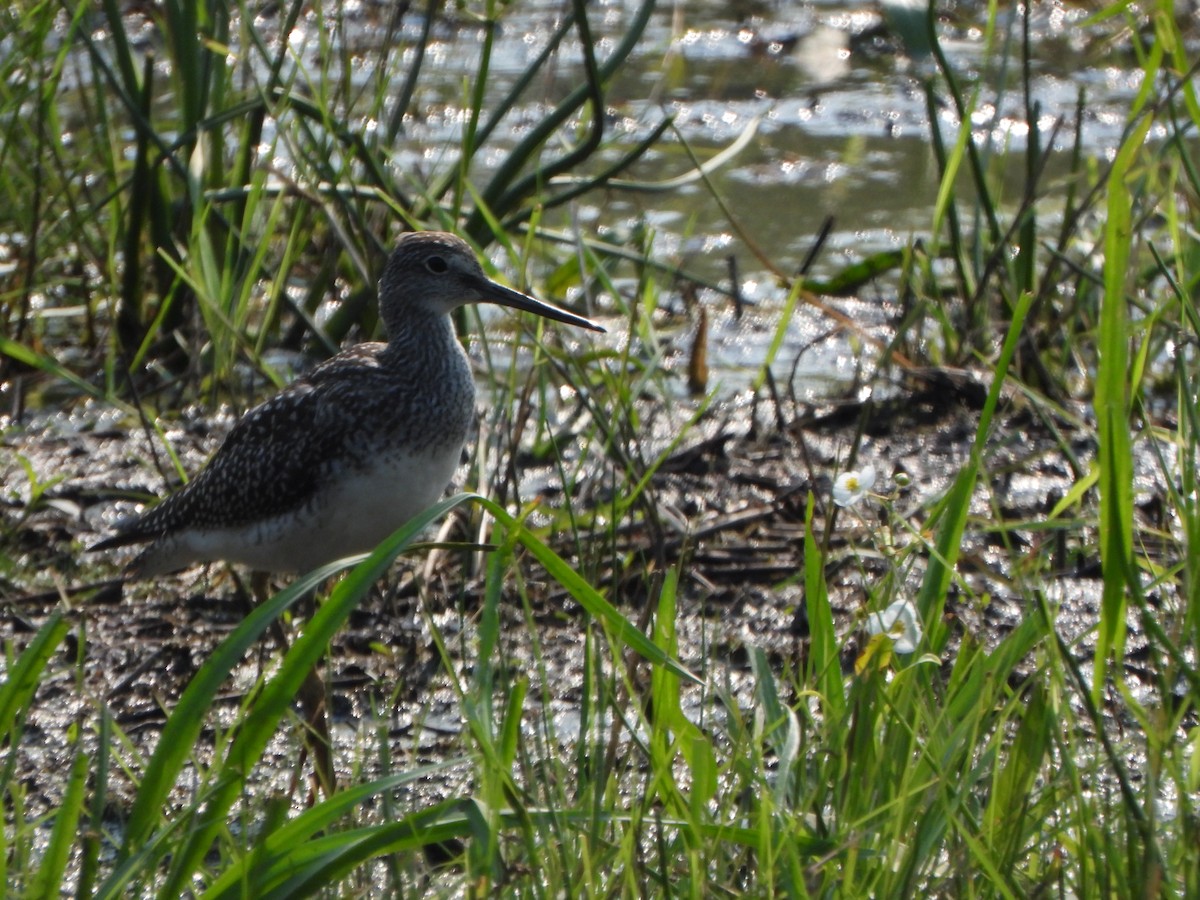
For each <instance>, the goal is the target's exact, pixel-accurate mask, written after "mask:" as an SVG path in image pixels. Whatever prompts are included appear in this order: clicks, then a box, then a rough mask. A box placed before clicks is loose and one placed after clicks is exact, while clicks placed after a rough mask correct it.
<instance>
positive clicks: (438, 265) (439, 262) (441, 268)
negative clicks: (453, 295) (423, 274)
mask: <svg viewBox="0 0 1200 900" xmlns="http://www.w3.org/2000/svg"><path fill="white" fill-rule="evenodd" d="M425 268H427V269H428V270H429V271H430V272H432V273H433V274H434V275H445V274H446V272H447V271H449V269H450V267H449V266H448V265H446V260H445V259H443V258H442V257H440V256H430V257H428V258H427V259H426V260H425Z"/></svg>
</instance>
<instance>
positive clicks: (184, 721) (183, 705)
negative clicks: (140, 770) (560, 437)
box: [97, 495, 465, 897]
mask: <svg viewBox="0 0 1200 900" xmlns="http://www.w3.org/2000/svg"><path fill="white" fill-rule="evenodd" d="M463 499H465V498H464V496H463V495H459V496H458V497H454V498H451V499H450V500H446V501H444V502H443V503H440V504H438V505H436V506H434V507H431V508H430V509H429V510H427V511H426V512H425V513H424V514H423V515H421V516H419V517H418V518H417V519H414V520H413V522H411V523H409V525H408V526H406V527H405V528H404V529H401V531H400V532H397V534H396V535H394V536H393V539H391V540H389V541H388V542H386V543H385V544H384V545H383V546H381V547H380V548H379V550H378V551H377V552H376V553H375V554H372V556H371V557H369V558H368V560H367V561H366V562H364V563H363V564H361V565H360V566H359V567H358V568H357V569H356V570H355V574H356V575H359V577H358V578H353V577H352V581H353V584H354V585H355V586H361V581H362V577H363V576H362V573H364V572H369V573H370V574H372V575H374V574H376V573H377V572H378V570H379V569H380V568H381V567H383V566H386V564H387V563H381V560H382V559H383V557H384V556H386V555H387V554H388V553H390V554H391V556H390V557H388V560H387V562H388V563H390V560H391V558H394V557H395V555H397V554H398V553H399V552H400V551H401V550H402V549H403V548H404V547H405V546H407V544H408V543H409V542H411V540H412V538H413V537H414V536H415V535H416V534H418V533H420V531H421V529H423V528H424V527H425V526H426V525H427V524H428V523H429V522H431V521H433V519H435V518H437V517H438V516H440V515H443V514H444V513H445V512H447V511H448V510H449V509H451V508H452V507H453V506H455V505H457V504H458V503H461V502H462V501H463ZM347 565H349V563H348V562H347V561H341V562H337V563H332V564H330V565H328V566H324V567H322V568H321V569H318V570H317V571H315V572H312V573H310V574H309V575H306V576H304V577H303V578H301V579H299V580H297V581H296V582H295V583H294V584H292V585H291V586H289V587H288V588H287V589H286V590H284V591H281V592H280V593H279V594H277V595H276V596H275V597H272V598H271V599H270V600H268V601H267V602H266V603H264V604H262V605H261V606H259V607H258V608H256V609H255V610H254V611H253V612H252V613H251V614H250V615H249V616H247V617H246V619H245V621H243V622H242V624H241V625H239V626H238V628H237V629H236V630H235V631H234V632H233V633H232V634H231V635H230V636H229V637H228V638H226V639H225V640H224V641H223V642H222V643H221V645H220V647H218V648H217V650H216V651H215V652H214V653H213V655H212V657H210V658H209V660H208V661H207V662H206V663H205V664H204V665H203V666H202V667H201V668H200V671H199V672H197V674H196V676H195V677H194V678H193V679H192V681H191V683H190V684H189V685H188V687H187V689H186V690H185V691H184V692H183V695H182V696H181V697H180V699H179V703H178V704H177V705H176V707H175V710H174V711H173V712H172V714H171V717H170V718H169V719H168V720H167V724H166V725H165V726H164V728H163V732H162V735H161V736H160V738H159V742H158V746H157V747H156V748H155V751H154V755H153V756H152V757H151V759H150V762H149V763H148V764H147V767H146V771H145V774H144V775H143V777H142V783H141V785H140V786H139V788H138V794H137V797H136V799H135V800H134V806H133V810H132V812H131V813H130V817H129V824H128V826H127V828H126V832H125V841H124V843H123V844H122V847H121V850H120V853H119V855H118V864H117V866H116V868H115V869H114V871H113V873H112V875H111V876H110V877H109V879H108V880H107V882H106V883H105V884H104V885H103V886H102V887H101V889H100V890H99V892H98V894H97V896H98V897H117V896H121V895H122V893H123V892H124V889H125V887H126V886H127V884H128V882H129V881H130V880H131V879H133V878H136V877H137V876H138V873H139V872H140V871H143V870H144V869H146V868H152V867H154V866H156V865H157V862H158V860H159V859H161V857H162V856H163V855H164V854H165V853H167V852H173V853H174V855H175V858H176V862H177V864H178V863H179V862H180V861H181V860H182V859H183V856H182V855H181V853H180V849H181V848H179V847H178V846H175V845H174V842H171V841H163V840H161V838H162V836H163V834H164V833H165V832H159V833H158V834H157V835H155V829H156V828H157V827H158V825H159V823H160V821H161V818H162V811H163V808H164V807H165V805H166V798H167V795H168V794H169V792H170V791H171V789H172V788H173V787H174V785H175V784H176V783H177V781H178V779H179V773H180V771H181V770H182V768H183V766H184V763H185V762H186V760H187V758H188V757H189V756H190V754H191V753H192V751H193V748H194V746H195V742H196V739H197V738H198V736H199V733H200V729H201V728H202V727H203V725H204V723H205V721H206V720H207V713H208V710H209V709H210V708H211V706H212V703H213V699H214V697H215V696H216V693H217V690H218V689H219V688H220V687H221V685H222V684H224V682H225V680H226V679H227V677H228V676H229V673H230V672H231V671H232V669H233V667H234V666H236V665H237V664H238V662H240V661H241V659H242V658H243V657H244V656H245V653H246V651H247V650H248V649H249V648H250V647H251V645H253V644H254V642H255V641H257V640H258V638H259V637H260V636H261V635H262V633H263V631H265V630H266V629H267V627H268V626H269V625H270V623H271V621H272V620H273V619H275V618H276V617H278V616H279V615H280V614H281V613H282V612H283V611H284V610H286V609H288V608H289V607H290V606H291V605H292V604H293V603H295V602H296V601H297V600H298V599H299V598H300V597H302V596H304V595H305V594H306V593H307V592H309V591H311V590H312V589H314V588H315V587H317V586H318V585H320V584H321V583H322V582H324V581H325V580H327V579H328V578H330V577H332V576H333V575H335V574H337V573H338V572H340V571H341V570H343V569H344V568H346V567H347ZM345 593H346V592H345V591H343V592H342V594H341V596H343V597H344V596H345ZM335 596H338V594H337V593H336V592H335ZM332 599H333V598H331V601H332ZM330 605H331V604H326V607H328V606H330ZM349 606H350V608H352V603H351V604H350V605H349ZM341 609H342V608H341V607H338V611H341ZM324 611H325V607H322V611H321V612H324ZM345 614H347V615H348V614H349V608H346V609H345ZM319 615H321V613H318V616H319ZM329 615H331V614H326V616H327V617H328V616H329ZM316 620H317V616H314V623H316ZM312 627H313V626H312V624H310V628H309V629H307V630H306V632H305V635H304V636H302V637H301V639H300V640H299V641H297V642H296V645H294V646H293V647H292V651H291V652H290V653H289V654H288V657H286V659H285V664H284V666H283V667H282V668H281V670H280V672H279V673H277V674H276V676H275V677H274V678H273V679H272V682H271V684H272V685H276V688H275V690H274V692H273V693H272V694H271V696H270V697H267V696H266V695H267V692H268V691H270V690H271V686H270V685H268V689H267V690H265V691H264V695H263V696H260V698H259V701H258V703H257V704H256V706H255V709H254V710H253V711H251V713H250V714H249V715H248V716H247V719H246V721H245V722H243V729H242V732H241V733H240V734H239V736H238V738H237V739H235V741H234V746H233V747H231V748H230V755H229V757H228V760H238V761H239V762H241V763H243V764H244V762H245V760H246V759H247V758H249V756H250V755H251V754H249V753H248V752H247V750H248V748H247V746H246V732H247V730H249V731H250V733H251V734H252V735H253V737H254V738H255V739H256V741H264V742H265V740H266V739H269V734H268V735H267V737H266V738H263V734H264V732H265V731H267V729H268V726H267V723H266V721H265V719H266V718H270V719H271V721H272V722H273V723H277V722H278V716H281V715H282V713H283V710H284V709H286V706H287V703H288V702H290V696H291V695H289V696H288V698H286V699H282V700H281V699H280V697H279V696H278V695H279V688H278V684H279V682H280V680H281V678H284V679H287V678H292V677H301V678H302V677H303V675H304V674H305V673H306V672H307V669H306V670H305V671H304V672H301V673H300V674H299V675H296V670H297V669H298V668H299V666H298V665H290V666H289V664H288V663H287V662H286V660H290V659H295V658H296V656H297V655H298V654H299V653H305V654H307V653H310V652H311V643H312V641H311V640H309V641H307V642H306V641H305V638H307V637H308V635H309V632H311V631H312ZM297 648H300V649H299V650H298V649H297ZM317 655H318V656H319V651H318V652H317ZM293 694H294V691H293ZM267 701H271V702H273V703H274V705H272V706H270V714H268V713H264V712H263V710H264V709H265V708H267V707H268V702H267ZM281 707H282V708H281ZM276 712H277V713H278V715H274V714H275V713H276ZM250 723H253V724H255V725H256V726H257V727H256V728H248V726H249V724H250ZM273 730H274V724H271V725H270V731H271V733H273ZM235 751H236V752H237V754H238V755H234V754H235ZM239 756H240V759H239ZM226 771H227V772H228V771H229V769H228V768H227V769H226ZM247 774H248V770H247V769H243V770H242V771H241V772H240V777H234V778H231V779H228V780H226V781H223V782H221V786H220V787H219V788H218V792H221V791H223V792H224V794H228V791H229V786H230V785H232V786H233V789H234V790H235V792H236V790H237V789H238V787H239V786H240V785H241V784H242V783H243V781H244V779H245V777H246V775H247ZM218 799H219V798H218V797H215V796H214V797H213V798H210V804H211V803H215V802H217V800H218ZM211 808H212V807H211V806H210V809H211ZM181 818H182V817H181ZM223 818H224V817H223V815H221V816H220V818H219V819H218V820H216V824H219V822H220V821H223ZM208 821H209V822H210V823H212V822H213V821H214V820H212V819H210V820H208ZM178 824H179V821H178V820H177V821H176V822H175V823H173V824H172V826H171V827H176V826H178ZM214 827H215V825H214ZM199 830H200V831H204V832H206V833H207V832H209V831H210V830H211V829H210V828H201V829H199ZM152 835H154V837H153V840H151V836H152ZM195 838H196V835H195V834H193V840H192V841H190V842H189V844H190V846H192V847H193V848H195V847H196V846H197V843H196V840H195ZM210 843H211V838H210ZM206 849H207V848H206ZM200 856H201V857H202V856H203V851H202V852H201V853H200ZM192 862H193V863H194V860H193V861H192ZM176 871H177V872H178V871H179V869H178V868H177V869H176Z"/></svg>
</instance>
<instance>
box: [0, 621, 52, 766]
mask: <svg viewBox="0 0 1200 900" xmlns="http://www.w3.org/2000/svg"><path fill="white" fill-rule="evenodd" d="M68 627H69V626H68V625H67V622H66V621H65V620H64V619H63V614H62V612H61V611H55V612H54V614H53V615H51V616H50V618H49V619H47V620H46V623H45V624H44V625H43V626H42V627H41V629H40V630H39V631H38V633H37V634H36V635H35V636H34V638H33V640H32V641H30V642H29V646H28V647H26V648H25V650H24V652H22V653H21V655H20V656H19V657H17V661H16V663H15V664H14V665H13V667H12V668H11V669H10V670H9V673H8V678H6V679H5V680H4V682H3V683H0V743H5V744H9V745H10V746H11V744H12V739H11V732H12V730H13V725H14V724H15V723H16V721H17V717H18V715H19V714H20V713H21V711H22V710H24V709H25V708H26V707H27V706H28V705H29V700H30V698H31V697H33V694H34V692H35V691H36V690H37V688H38V685H39V684H40V683H41V680H40V679H41V674H42V670H43V669H44V668H45V667H46V663H47V662H48V661H49V660H50V657H51V656H53V655H54V651H55V650H57V649H58V645H59V644H60V643H62V639H63V638H64V637H66V634H67V628H68Z"/></svg>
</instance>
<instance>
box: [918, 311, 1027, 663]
mask: <svg viewBox="0 0 1200 900" xmlns="http://www.w3.org/2000/svg"><path fill="white" fill-rule="evenodd" d="M1033 299H1034V295H1032V294H1028V293H1026V294H1022V295H1021V296H1020V298H1019V299H1018V300H1017V303H1016V306H1015V307H1014V309H1013V317H1012V322H1011V323H1010V324H1009V328H1008V334H1007V335H1006V336H1005V339H1004V346H1003V347H1001V349H1000V356H999V358H998V359H997V360H996V364H995V368H994V370H993V373H992V384H991V387H990V388H989V390H988V395H987V399H986V400H985V401H984V404H983V410H982V412H980V414H979V426H978V427H977V429H976V431H975V441H974V443H973V444H972V446H971V455H970V459H969V460H968V461H967V464H966V465H965V466H963V468H962V470H961V471H960V472H959V473H958V475H957V476H956V477H955V479H954V483H953V484H952V485H951V487H950V490H949V492H948V493H947V494H946V496H945V498H943V500H942V502H941V503H940V504H939V507H938V512H939V513H940V515H941V516H943V517H944V518H943V519H942V522H941V527H940V528H939V529H938V534H937V541H936V544H935V547H934V549H933V552H932V554H931V556H930V559H929V568H928V569H926V572H925V578H924V580H923V581H922V583H921V591H920V594H919V595H918V597H917V608H918V609H919V610H920V611H921V617H922V618H923V619H924V622H925V633H926V634H927V635H928V636H929V638H928V640H929V645H930V647H931V648H932V649H933V652H934V653H940V652H941V649H942V646H943V645H944V644H945V641H946V626H945V624H944V623H943V622H942V608H943V605H944V604H945V600H946V589H947V588H948V587H949V586H950V579H951V578H952V577H953V575H954V566H955V563H956V562H957V560H958V555H959V551H960V549H961V547H962V536H963V531H964V530H965V528H966V524H967V513H968V512H969V511H970V506H971V495H972V494H973V493H974V491H975V482H976V480H977V479H978V477H979V468H980V465H981V463H982V458H983V447H984V442H985V441H986V440H987V436H988V434H989V432H990V430H991V426H992V418H993V417H994V416H995V414H996V407H997V405H998V404H999V402H1000V394H1001V389H1002V388H1003V387H1004V379H1005V378H1006V377H1007V375H1008V367H1009V364H1010V363H1011V362H1012V359H1013V355H1014V354H1015V353H1016V351H1017V345H1018V343H1019V341H1020V337H1021V329H1022V327H1023V326H1024V324H1025V317H1026V315H1027V314H1028V313H1029V309H1030V307H1031V306H1032V304H1033Z"/></svg>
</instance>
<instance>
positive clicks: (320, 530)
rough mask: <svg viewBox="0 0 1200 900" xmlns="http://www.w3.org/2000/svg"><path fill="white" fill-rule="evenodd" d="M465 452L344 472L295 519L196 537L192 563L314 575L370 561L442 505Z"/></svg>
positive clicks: (273, 519)
mask: <svg viewBox="0 0 1200 900" xmlns="http://www.w3.org/2000/svg"><path fill="white" fill-rule="evenodd" d="M460 452H461V451H459V450H456V451H455V452H454V453H446V452H445V451H444V450H443V451H442V452H439V453H435V454H433V455H426V454H420V455H417V456H406V457H395V458H391V459H386V460H380V461H379V462H377V463H375V464H374V465H371V466H367V467H364V468H362V469H360V470H358V471H355V472H343V473H342V474H341V476H340V477H339V478H337V479H335V480H334V482H333V483H332V484H330V485H329V486H328V487H326V488H324V489H322V490H321V492H320V493H318V494H317V496H316V497H314V498H313V500H312V501H311V502H310V503H308V504H307V505H305V506H304V507H303V508H301V509H298V510H294V511H292V512H291V513H288V514H285V515H280V516H273V517H271V518H269V519H264V520H262V521H260V522H255V523H253V524H251V525H246V526H242V527H239V528H224V529H214V530H205V531H195V532H192V533H190V535H189V536H188V538H187V540H186V543H187V544H188V547H187V548H186V555H187V556H189V557H190V558H191V559H193V560H209V559H226V560H229V561H230V562H237V563H242V564H244V565H247V566H250V567H251V568H254V569H260V570H263V571H267V572H307V571H310V570H312V569H315V568H316V567H317V566H320V565H323V564H325V563H327V562H332V561H333V560H335V559H341V558H342V557H345V556H352V555H354V554H357V553H366V552H368V551H370V550H373V549H374V548H375V546H376V545H377V544H379V543H380V542H381V541H382V540H383V539H384V538H386V537H387V536H388V535H390V534H392V532H394V531H395V530H396V529H397V528H399V527H400V526H401V525H403V524H404V523H405V522H407V521H408V520H409V519H411V518H412V517H413V516H415V515H416V514H417V513H419V512H421V511H422V510H424V509H426V508H427V507H429V506H431V505H432V504H433V503H435V502H436V501H437V500H438V498H439V497H441V495H442V493H443V491H445V489H446V485H447V484H449V482H450V480H451V479H452V478H453V476H454V473H455V470H456V469H457V468H458V460H459V456H460ZM181 549H183V548H181Z"/></svg>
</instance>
